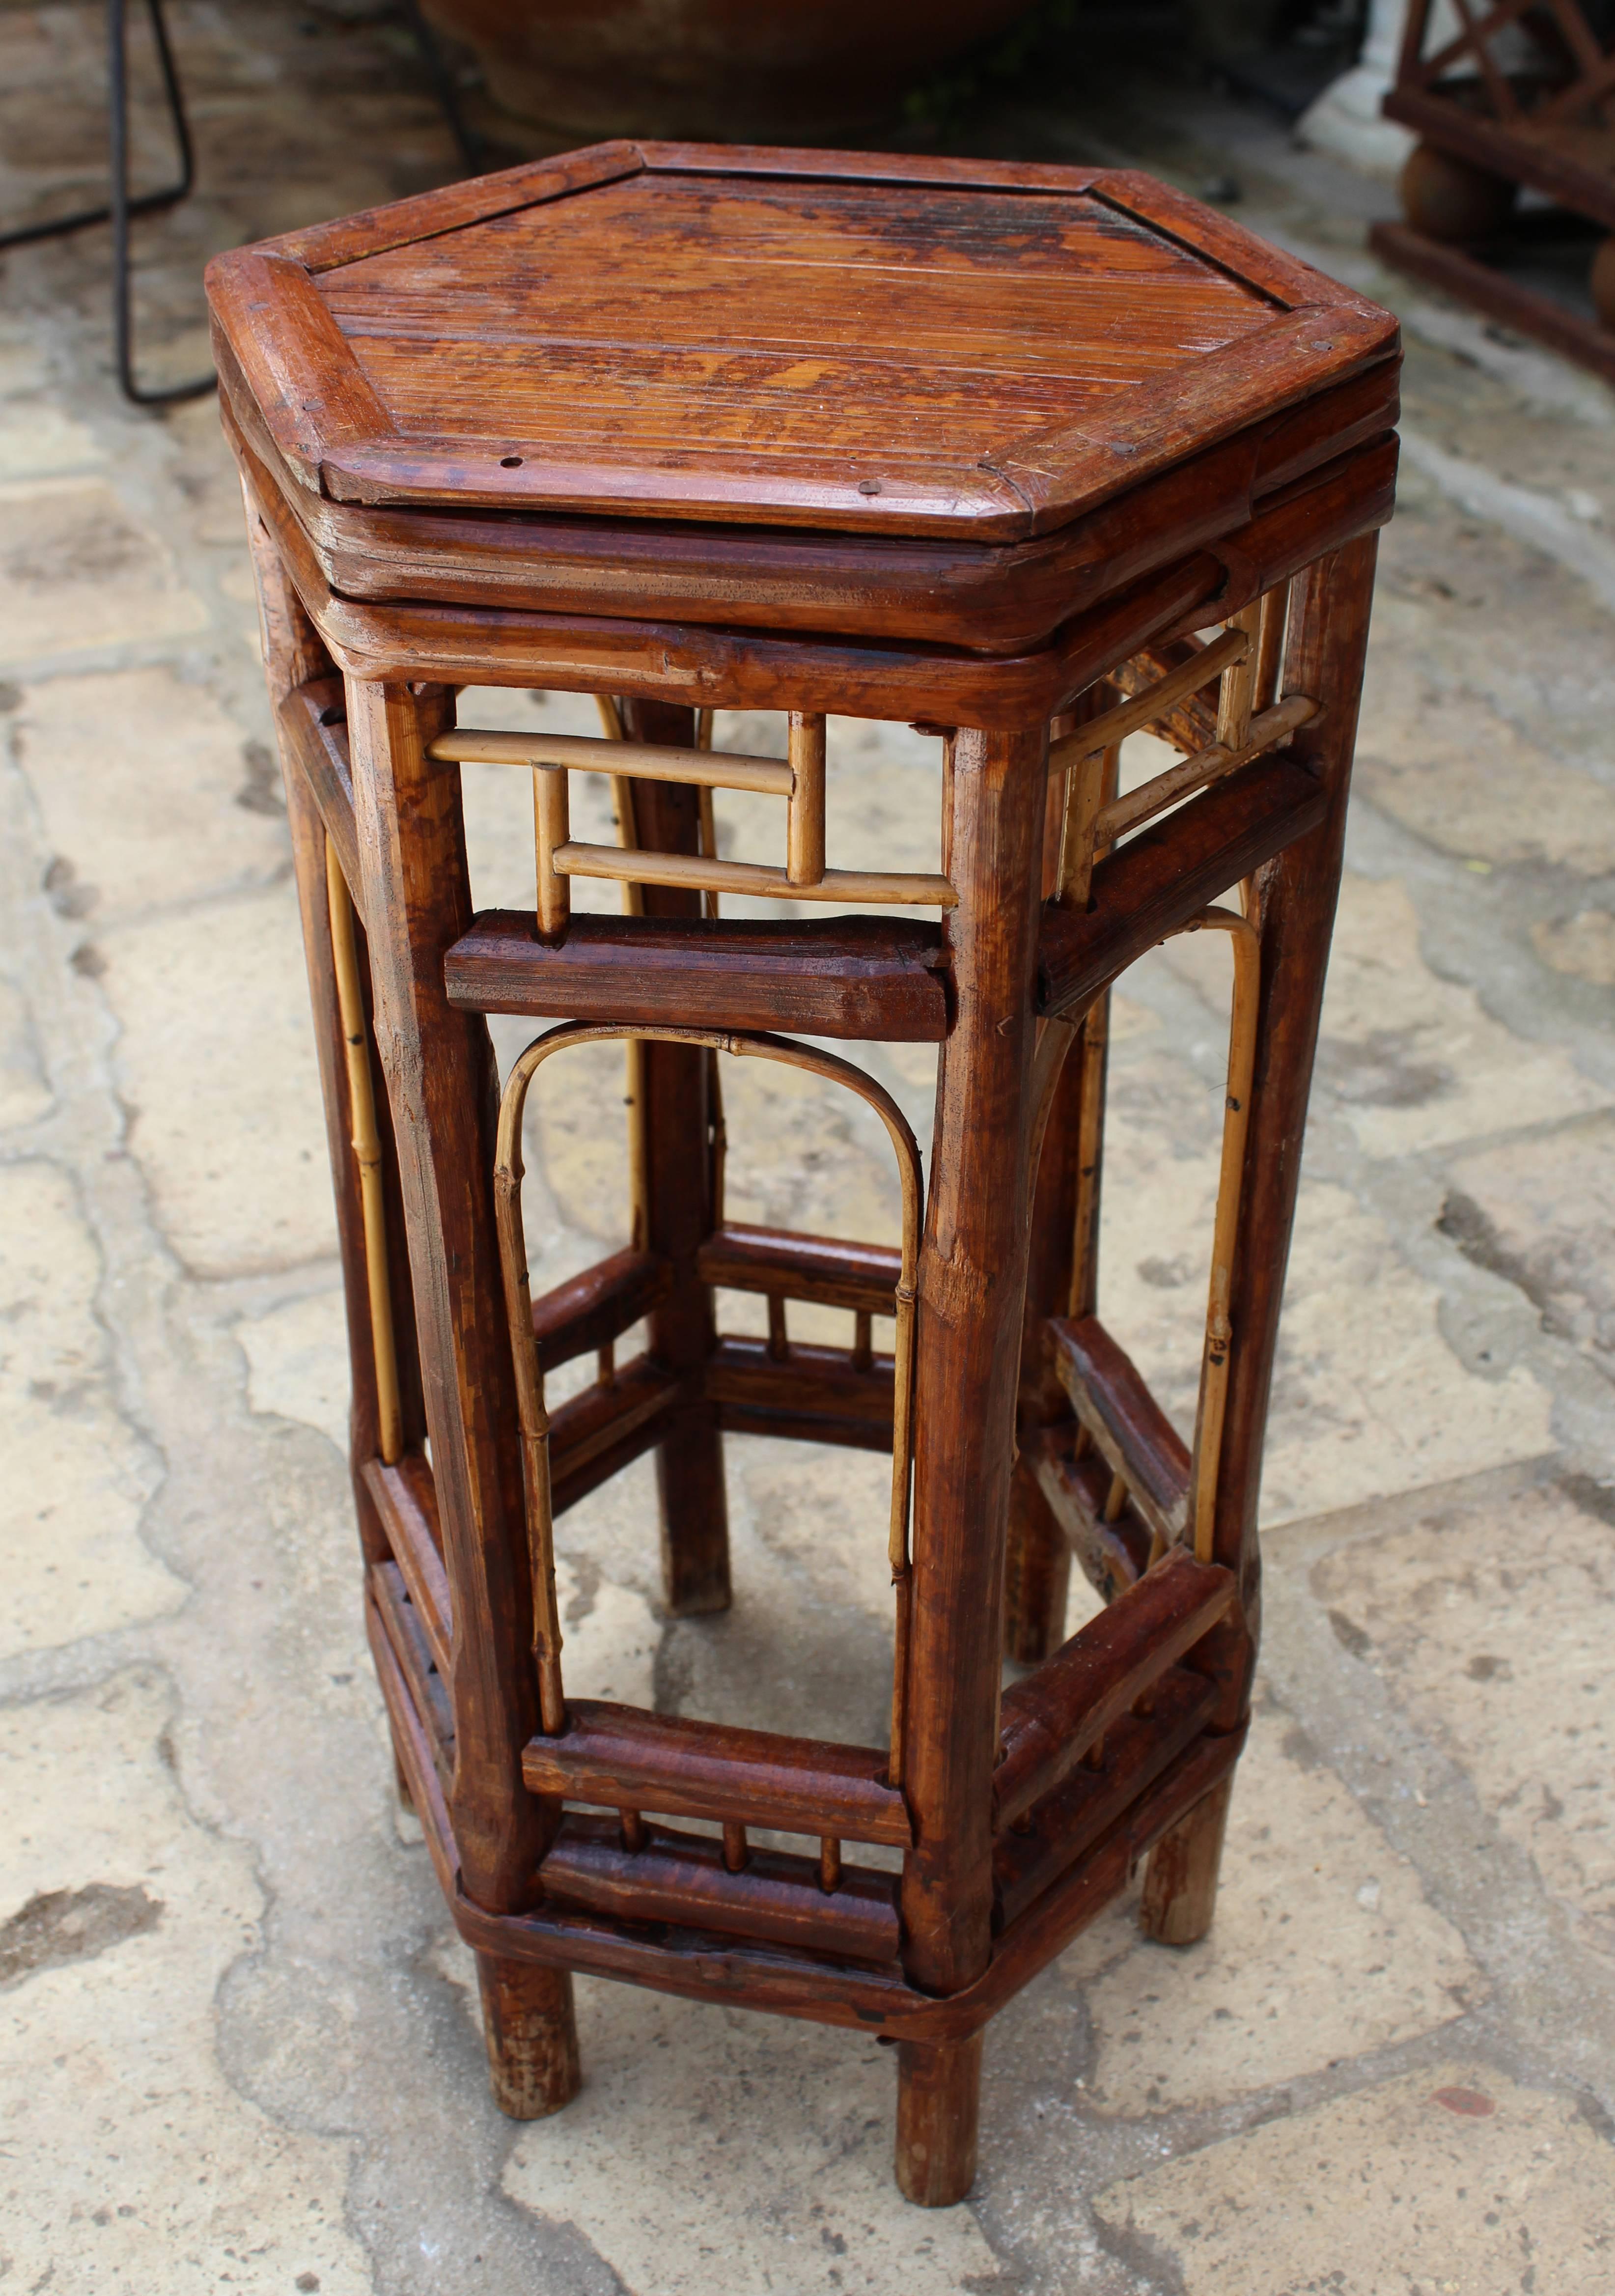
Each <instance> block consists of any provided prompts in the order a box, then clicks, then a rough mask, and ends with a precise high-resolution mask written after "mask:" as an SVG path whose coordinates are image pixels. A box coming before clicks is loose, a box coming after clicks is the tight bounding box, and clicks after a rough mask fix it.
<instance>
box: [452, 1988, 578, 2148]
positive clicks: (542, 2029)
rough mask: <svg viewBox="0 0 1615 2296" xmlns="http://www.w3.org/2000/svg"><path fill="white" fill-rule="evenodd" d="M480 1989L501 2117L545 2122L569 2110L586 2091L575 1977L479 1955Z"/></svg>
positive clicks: (485, 2034) (489, 2057) (484, 2034)
mask: <svg viewBox="0 0 1615 2296" xmlns="http://www.w3.org/2000/svg"><path fill="white" fill-rule="evenodd" d="M477 1982H478V1984H479V1986H480V1989H481V1993H482V2031H483V2036H484V2038H485V2039H486V2040H487V2042H488V2076H489V2079H490V2080H491V2082H492V2084H493V2091H494V2103H496V2105H497V2106H498V2108H499V2110H500V2112H507V2113H508V2114H509V2115H510V2117H511V2119H512V2120H545V2119H546V2118H547V2116H548V2115H549V2114H550V2113H552V2112H560V2111H561V2109H562V2106H563V2105H567V2104H570V2103H571V2101H572V2099H573V2098H574V2097H575V2096H576V2095H577V2094H578V2089H579V2088H580V2087H582V2085H583V2074H582V2071H581V2070H580V2069H579V2066H578V2021H577V2018H576V2015H575V2014H574V2012H573V2007H572V1972H571V1971H570V1969H549V1968H546V1967H545V1965H544V1964H543V1963H542V1962H536V1961H500V1960H497V1959H496V1957H495V1956H494V1955H492V1954H491V1953H480V1954H479V1955H478V1956H477Z"/></svg>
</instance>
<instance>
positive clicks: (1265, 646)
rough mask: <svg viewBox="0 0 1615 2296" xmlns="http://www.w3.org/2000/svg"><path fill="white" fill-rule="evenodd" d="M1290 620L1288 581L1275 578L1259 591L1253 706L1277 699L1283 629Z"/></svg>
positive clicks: (1270, 704) (1264, 706)
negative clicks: (1260, 606) (1273, 581)
mask: <svg viewBox="0 0 1615 2296" xmlns="http://www.w3.org/2000/svg"><path fill="white" fill-rule="evenodd" d="M1289 621H1290V585H1289V583H1288V582H1277V583H1275V585H1274V586H1273V588H1272V589H1271V590H1264V591H1263V593H1262V617H1261V627H1260V628H1259V629H1258V633H1257V640H1256V691H1255V693H1253V695H1252V696H1251V706H1252V708H1253V709H1258V710H1261V709H1272V707H1273V705H1274V703H1275V701H1277V700H1278V690H1279V678H1280V676H1281V675H1282V673H1283V664H1284V632H1285V630H1286V628H1287V627H1288V626H1289Z"/></svg>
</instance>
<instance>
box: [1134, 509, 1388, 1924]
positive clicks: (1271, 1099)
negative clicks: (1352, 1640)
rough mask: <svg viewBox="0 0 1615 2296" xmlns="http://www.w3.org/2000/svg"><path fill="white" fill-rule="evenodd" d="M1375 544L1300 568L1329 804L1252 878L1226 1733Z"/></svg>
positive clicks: (1308, 745) (1304, 670)
mask: <svg viewBox="0 0 1615 2296" xmlns="http://www.w3.org/2000/svg"><path fill="white" fill-rule="evenodd" d="M1376 547H1377V537H1376V536H1374V535H1373V534H1369V535H1365V536H1364V537H1362V538H1361V539H1360V540H1358V541H1356V542H1349V543H1348V544H1347V545H1345V547H1344V548H1343V549H1340V550H1337V551H1332V552H1331V553H1329V555H1328V556H1327V557H1324V558H1321V559H1319V560H1318V561H1317V562H1316V564H1314V565H1312V566H1309V567H1308V568H1307V569H1306V570H1304V571H1303V572H1302V573H1300V574H1299V575H1297V577H1296V578H1295V582H1294V585H1293V587H1292V590H1291V601H1290V611H1289V623H1288V632H1287V635H1286V639H1285V648H1284V652H1285V660H1284V674H1283V690H1284V691H1286V692H1288V693H1310V694H1314V695H1316V697H1317V700H1318V701H1319V703H1320V705H1321V706H1320V708H1319V710H1318V713H1317V716H1316V717H1315V718H1313V719H1311V720H1310V721H1309V722H1308V724H1307V725H1305V726H1301V727H1299V729H1298V731H1297V732H1296V734H1294V736H1293V738H1292V740H1291V756H1292V757H1294V758H1296V760H1297V761H1298V762H1299V763H1300V764H1303V765H1305V766H1307V767H1308V768H1309V769H1310V770H1311V771H1312V772H1313V773H1315V774H1316V775H1317V777H1318V779H1319V781H1320V782H1321V783H1323V785H1324V788H1325V790H1326V791H1328V793H1329V810H1328V813H1327V814H1326V815H1325V816H1324V820H1323V821H1322V822H1320V823H1319V824H1318V826H1317V827H1316V829H1314V830H1312V831H1310V832H1308V835H1307V836H1305V837H1302V838H1298V839H1297V840H1296V841H1295V843H1294V844H1293V845H1290V846H1287V847H1286V848H1285V849H1284V850H1283V852H1282V853H1280V854H1279V855H1278V856H1277V857H1276V858H1275V859H1274V860H1272V861H1270V862H1269V863H1268V864H1267V866H1266V867H1265V868H1264V869H1263V870H1261V871H1260V873H1258V877H1257V879H1256V884H1255V909H1254V914H1255V916H1256V920H1257V923H1258V930H1259V931H1260V934H1261V952H1262V955H1261V1002H1260V1008H1259V1013H1258V1022H1257V1043H1256V1065H1255V1072H1254V1078H1253V1082H1252V1086H1251V1094H1250V1126H1249V1128H1248V1131H1247V1133H1246V1139H1245V1167H1244V1183H1243V1187H1242V1192H1241V1199H1240V1217H1239V1229H1238V1238H1237V1242H1236V1244H1235V1250H1234V1284H1233V1294H1232V1298H1231V1300H1230V1303H1229V1318H1230V1322H1231V1324H1232V1327H1233V1341H1232V1346H1231V1349H1230V1353H1229V1373H1228V1401H1227V1411H1226V1417H1225V1420H1224V1423H1223V1441H1222V1450H1221V1456H1220V1458H1219V1461H1218V1467H1217V1508H1216V1521H1215V1532H1214V1549H1213V1554H1212V1560H1213V1561H1215V1562H1220V1563H1222V1564H1223V1565H1225V1567H1226V1569H1228V1570H1232V1571H1233V1572H1234V1577H1235V1580H1236V1582H1237V1585H1238V1589H1239V1611H1238V1613H1237V1615H1236V1616H1235V1617H1234V1618H1232V1619H1231V1620H1230V1621H1229V1622H1228V1623H1227V1624H1226V1625H1225V1626H1222V1627H1219V1628H1217V1629H1216V1630H1215V1631H1214V1633H1213V1634H1212V1635H1210V1636H1208V1637H1207V1640H1206V1644H1205V1645H1204V1646H1203V1652H1202V1658H1201V1662H1203V1663H1204V1664H1205V1665H1206V1666H1207V1668H1208V1669H1209V1670H1210V1671H1211V1672H1212V1673H1213V1674H1214V1676H1215V1677H1217V1679H1218V1680H1219V1681H1220V1683H1221V1684H1222V1687H1223V1697H1222V1702H1221V1704H1220V1706H1219V1707H1218V1709H1217V1712H1216V1713H1215V1715H1214V1716H1213V1718H1212V1726H1213V1727H1214V1728H1216V1729H1219V1730H1233V1729H1236V1728H1238V1727H1239V1726H1241V1724H1242V1722H1243V1721H1244V1718H1245V1717H1246V1715H1247V1713H1248V1712H1249V1710H1250V1686H1251V1679H1252V1677H1253V1675H1254V1672H1255V1668H1256V1649H1257V1633H1258V1625H1259V1620H1260V1591H1261V1564H1260V1556H1259V1554H1258V1545H1257V1505H1258V1498H1259V1497H1260V1490H1261V1461H1262V1445H1263V1441H1264V1439H1265V1437H1266V1434H1267V1401H1268V1394H1269V1390H1270V1388H1271V1385H1272V1379H1273V1359H1274V1352H1275V1348H1276V1345H1277V1341H1278V1323H1279V1308H1280V1303H1281V1301H1282V1300H1283V1291H1284V1270H1285V1266H1286V1263H1287V1261H1288V1259H1289V1254H1290V1237H1291V1228H1292V1226H1293V1225H1294V1220H1295V1202H1296V1192H1297V1188H1298V1186H1299V1180H1300V1156H1301V1140H1302V1136H1303V1133H1304V1131H1305V1129H1306V1120H1307V1100H1308V1092H1309V1090H1310V1088H1311V1083H1312V1063H1313V1054H1314V1052H1315V1050H1316V1044H1317V1032H1318V1019H1319V1015H1320V1013H1321V1011H1322V1007H1323V1001H1324V974H1325V972H1326V971H1327V969H1328V964H1329V943H1330V937H1331V934H1332V931H1333V927H1334V911H1335V902H1336V898H1337V896H1338V894H1339V890H1340V865H1341V857H1342V852H1343V849H1344V843H1345V832H1346V800H1347V794H1348V790H1349V783H1350V779H1351V759H1352V750H1353V746H1354V743H1355V742H1356V738H1357V704H1358V699H1359V696H1360V693H1361V689H1362V680H1363V661H1364V656H1365V652H1366V650H1367V643H1368V618H1369V611H1370V608H1371V606H1372V603H1373V570H1374V558H1375V552H1376ZM1232 1788H1233V1780H1232V1778H1230V1779H1228V1780H1227V1781H1226V1782H1225V1784H1223V1785H1222V1786H1221V1787H1219V1788H1218V1789H1217V1792H1216V1793H1214V1794H1209V1795H1208V1796H1207V1798H1206V1800H1204V1801H1203V1802H1201V1803H1200V1804H1199V1805H1198V1806H1197V1807H1196V1808H1193V1809H1192V1810H1191V1811H1189V1813H1188V1815H1187V1816H1185V1817H1184V1818H1183V1819H1182V1820H1181V1821H1180V1823H1179V1824H1178V1825H1176V1826H1175V1827H1174V1828H1173V1829H1172V1831H1171V1833H1168V1834H1166V1835H1165V1836H1163V1838H1162V1839H1161V1840H1160V1841H1159V1842H1157V1844H1156V1846H1155V1848H1154V1849H1153V1850H1152V1852H1151V1856H1150V1866H1149V1871H1148V1874H1146V1877H1145V1882H1144V1903H1143V1906H1142V1908H1141V1919H1142V1920H1143V1922H1144V1927H1145V1929H1146V1931H1148V1933H1149V1934H1150V1935H1151V1936H1152V1937H1158V1938H1160V1939H1164V1940H1165V1941H1166V1942H1168V1943H1169V1944H1175V1945H1186V1944H1189V1943H1190V1942H1192V1941H1193V1939H1195V1938H1198V1937H1203V1936H1204V1934H1205V1932H1206V1931H1207V1929H1208V1928H1209V1925H1210V1922H1211V1915H1212V1909H1213V1907H1214V1905H1215V1903H1216V1898H1217V1866H1218V1862H1219V1860H1220V1858H1221V1855H1222V1844H1223V1833H1224V1829H1225V1827H1226V1824H1227V1816H1228V1801H1229V1796H1230V1794H1231V1792H1232Z"/></svg>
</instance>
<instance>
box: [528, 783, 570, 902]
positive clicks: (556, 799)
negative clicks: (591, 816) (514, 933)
mask: <svg viewBox="0 0 1615 2296" xmlns="http://www.w3.org/2000/svg"><path fill="white" fill-rule="evenodd" d="M568 816H569V808H568V804H567V773H566V768H565V767H564V766H561V767H551V766H535V767H533V844H534V849H535V852H536V856H537V877H538V931H539V936H540V938H541V939H545V940H559V939H561V938H562V935H563V934H564V933H565V931H566V926H567V919H568V917H569V916H570V914H571V910H572V890H571V887H570V885H569V884H568V883H567V881H566V879H565V878H564V877H563V876H561V875H559V874H558V873H557V872H556V868H555V856H556V854H557V853H559V852H560V850H561V849H562V846H563V845H565V844H566V843H567V842H568V840H569V839H570V833H571V832H570V823H569V817H568Z"/></svg>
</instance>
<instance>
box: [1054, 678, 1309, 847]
mask: <svg viewBox="0 0 1615 2296" xmlns="http://www.w3.org/2000/svg"><path fill="white" fill-rule="evenodd" d="M1317 711H1318V705H1317V703H1316V701H1312V700H1311V699H1310V698H1309V697H1308V695H1307V694H1304V693H1292V694H1291V695H1290V696H1289V698H1288V699H1287V700H1286V701H1278V702H1275V704H1274V706H1273V708H1272V709H1264V710H1263V712H1262V714H1261V716H1260V717H1253V718H1252V719H1251V720H1250V739H1249V740H1248V741H1246V742H1243V743H1242V745H1241V747H1240V748H1238V749H1235V750H1231V749H1228V748H1227V747H1226V745H1225V744H1224V743H1222V742H1210V743H1209V744H1208V746H1207V747H1206V748H1205V749H1203V750H1195V751H1194V753H1193V756H1191V757H1187V758H1180V759H1179V760H1178V762H1177V764H1176V765H1175V766H1171V767H1168V769H1167V771H1166V772H1165V773H1164V774H1157V775H1155V778H1154V779H1153V780H1152V781H1147V782H1145V783H1143V784H1142V785H1141V786H1140V787H1139V788H1138V789H1135V790H1129V791H1127V795H1126V797H1119V798H1117V799H1115V800H1114V802H1113V803H1111V804H1110V805H1107V806H1106V807H1105V808H1104V810H1103V813H1102V814H1101V815H1100V816H1099V819H1098V822H1097V824H1095V833H1096V836H1097V838H1098V840H1100V841H1101V842H1103V843H1106V844H1109V843H1111V842H1113V841H1114V840H1116V839H1117V838H1118V837H1122V836H1125V835H1126V833H1127V831H1128V830H1129V829H1136V828H1137V826H1138V824H1140V822H1143V821H1148V820H1150V819H1151V818H1152V816H1154V815H1155V814H1158V813H1164V812H1165V810H1166V808H1167V807H1168V806H1169V805H1176V803H1177V801H1178V799H1180V798H1185V797H1189V796H1192V795H1193V792H1194V791H1196V790H1201V789H1204V788H1206V787H1207V785H1208V784H1209V783H1211V782H1216V781H1221V780H1222V778H1223V776H1224V775H1226V774H1231V773H1233V772H1234V770H1235V768H1236V767H1240V766H1248V765H1249V764H1250V760H1251V758H1258V757H1260V755H1261V753H1262V751H1263V750H1270V749H1271V748H1272V747H1273V744H1274V743H1275V742H1282V741H1283V738H1284V736H1285V734H1293V733H1294V731H1295V729H1296V727H1297V726H1304V725H1305V724H1306V723H1307V721H1308V718H1309V717H1316V716H1317Z"/></svg>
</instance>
